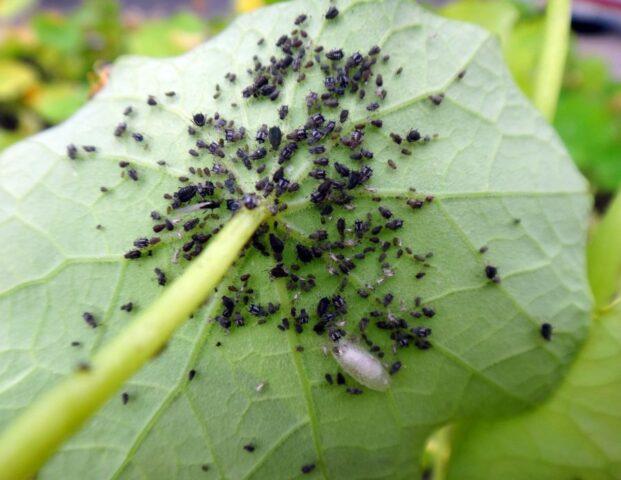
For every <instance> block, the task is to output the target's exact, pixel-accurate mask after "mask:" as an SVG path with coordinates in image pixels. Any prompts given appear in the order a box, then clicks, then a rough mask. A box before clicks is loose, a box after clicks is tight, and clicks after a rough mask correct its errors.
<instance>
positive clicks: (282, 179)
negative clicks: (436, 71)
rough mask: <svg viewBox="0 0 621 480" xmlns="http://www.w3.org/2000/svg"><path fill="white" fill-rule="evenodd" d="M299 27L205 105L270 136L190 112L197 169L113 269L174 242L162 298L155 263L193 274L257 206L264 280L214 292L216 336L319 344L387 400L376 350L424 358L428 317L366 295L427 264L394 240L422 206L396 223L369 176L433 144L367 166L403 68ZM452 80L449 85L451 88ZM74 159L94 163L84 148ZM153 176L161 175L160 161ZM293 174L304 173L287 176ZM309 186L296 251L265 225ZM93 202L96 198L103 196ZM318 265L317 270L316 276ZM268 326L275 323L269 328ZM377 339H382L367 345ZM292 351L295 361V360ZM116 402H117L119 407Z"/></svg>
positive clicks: (123, 133)
mask: <svg viewBox="0 0 621 480" xmlns="http://www.w3.org/2000/svg"><path fill="white" fill-rule="evenodd" d="M338 15H339V11H338V9H337V8H336V7H334V6H332V7H330V8H329V9H328V11H327V12H326V13H325V21H326V22H329V23H334V22H337V21H338V20H337V18H338ZM308 20H309V19H308V17H307V16H306V15H299V16H298V17H297V18H296V19H295V21H294V29H293V31H291V32H290V33H289V34H284V35H282V36H280V37H279V38H278V40H277V41H276V44H275V51H272V52H270V53H271V55H269V56H268V55H267V54H266V55H265V58H267V60H261V59H260V58H259V55H255V56H254V57H253V64H252V65H251V66H250V67H249V68H248V69H247V71H246V74H247V75H248V77H249V80H248V82H247V83H246V84H245V86H239V82H240V81H241V77H242V75H243V73H242V72H235V73H233V72H228V73H226V75H224V77H225V80H227V82H226V83H225V87H220V86H218V87H217V88H216V92H215V94H214V98H216V99H221V97H222V94H223V93H226V90H224V89H225V88H226V89H241V94H242V97H243V98H244V99H245V100H244V101H246V102H248V103H249V104H252V103H254V102H270V103H272V104H274V110H275V112H276V113H277V118H278V121H277V123H276V124H267V123H265V124H262V125H261V126H260V127H259V128H258V129H257V130H256V131H249V130H248V129H247V128H246V127H245V126H243V125H239V124H238V123H237V122H236V121H235V120H231V119H227V118H225V117H224V116H223V115H221V114H219V113H217V112H211V113H207V112H203V111H195V112H191V113H190V114H189V118H188V125H186V127H185V128H184V131H183V132H182V133H180V134H182V135H187V137H188V138H189V139H191V141H192V147H191V148H189V149H188V156H189V158H191V159H192V160H193V162H195V163H196V164H195V166H192V167H190V168H189V172H188V176H182V177H179V182H180V185H179V187H178V189H177V190H176V191H174V192H169V193H165V194H164V199H165V200H166V201H167V203H168V206H167V208H166V213H161V212H159V211H152V212H151V213H150V216H151V219H152V220H153V226H152V230H153V231H152V233H149V234H147V235H145V236H144V237H140V238H138V239H135V240H134V241H133V247H132V248H131V249H130V250H129V251H127V253H126V254H125V257H126V258H127V259H129V260H139V259H140V258H141V257H143V256H145V255H151V254H152V253H155V250H156V249H157V248H158V245H159V244H167V243H173V244H176V242H178V241H179V239H181V244H180V246H179V248H178V249H176V253H175V254H174V256H173V258H172V259H169V258H166V259H163V263H162V265H161V266H160V267H158V268H155V270H154V272H153V274H154V281H156V282H157V283H158V284H159V285H162V286H163V285H165V284H166V282H167V276H166V264H167V262H168V261H172V262H173V263H177V262H179V261H181V260H183V261H192V259H193V258H195V257H196V256H197V255H199V254H200V253H201V251H202V250H203V249H204V247H205V245H206V244H207V243H208V241H209V240H210V238H211V237H212V236H213V235H215V234H217V233H218V231H219V230H220V228H221V227H222V224H223V222H224V221H225V220H226V218H228V217H229V216H230V215H231V214H234V213H235V212H236V211H238V210H240V209H243V208H246V209H255V208H258V207H261V208H263V206H266V207H267V208H268V209H269V211H270V212H271V213H272V215H273V216H272V217H271V218H270V219H269V220H268V221H267V222H266V223H265V224H263V225H262V226H261V227H260V228H259V229H258V230H257V232H256V233H255V234H254V236H253V238H252V240H251V242H250V243H249V245H248V246H247V249H248V250H254V251H255V252H256V253H257V254H258V255H261V256H263V257H265V258H270V259H271V264H272V266H271V267H270V269H269V270H268V271H266V272H253V273H252V274H251V273H243V274H241V275H240V276H239V277H238V278H237V280H235V281H233V282H232V283H230V284H229V285H224V286H223V287H221V288H220V292H219V295H220V298H219V301H220V303H221V309H220V311H219V313H218V314H217V315H216V316H215V317H214V318H213V321H214V322H216V323H218V324H219V325H220V327H221V328H223V329H224V330H226V331H227V332H228V331H232V330H234V329H236V328H241V327H244V326H246V325H249V324H250V323H255V324H259V325H262V324H267V323H272V324H273V325H275V327H276V328H278V329H279V330H281V331H283V332H284V331H290V330H293V331H294V332H295V333H296V334H298V335H302V334H304V333H305V332H312V333H313V334H316V335H320V336H325V337H326V339H327V342H328V343H329V344H330V345H331V346H330V349H331V351H332V354H333V356H334V358H335V359H336V361H337V363H338V364H339V366H340V367H341V368H342V370H343V371H344V372H345V373H347V374H348V375H350V376H351V377H352V378H354V379H355V380H356V381H357V382H359V383H360V384H362V385H364V386H366V387H368V388H371V389H374V390H386V389H387V388H389V385H390V376H391V375H395V374H396V373H398V372H399V371H400V370H401V368H402V363H401V361H399V360H398V359H396V358H393V359H392V360H391V361H388V358H387V357H386V355H387V352H386V346H387V345H388V346H389V347H390V350H389V353H390V354H391V355H396V354H397V353H398V352H399V351H400V350H401V349H405V348H408V347H411V346H412V347H415V348H416V349H418V350H421V351H424V350H427V349H429V348H431V346H432V344H431V341H430V336H431V332H432V329H431V327H429V326H428V325H427V323H428V322H431V321H432V319H433V318H434V316H435V315H436V311H435V309H434V308H433V306H431V305H427V304H425V302H424V300H423V299H422V298H420V297H418V296H416V294H414V293H413V294H412V296H411V297H409V298H398V296H397V294H395V293H391V292H389V293H382V294H381V295H378V293H377V291H378V287H379V286H380V285H381V286H382V287H383V286H384V285H388V284H389V283H388V282H389V281H390V279H392V278H393V277H397V279H398V281H400V282H403V283H404V284H408V285H412V290H414V289H415V288H416V284H415V282H417V281H424V280H425V278H426V275H427V273H428V270H429V267H430V266H431V262H432V261H433V252H431V251H423V252H420V251H417V250H416V249H415V248H414V246H412V245H407V241H406V239H404V238H400V237H399V232H400V230H401V229H402V228H403V227H404V225H405V224H406V223H407V222H411V221H414V219H415V218H416V215H417V213H416V212H417V211H419V210H420V209H422V208H424V207H425V206H426V205H429V204H431V203H432V202H433V201H434V198H433V196H431V195H423V196H419V195H418V194H417V193H416V190H415V189H414V188H411V189H410V192H409V194H408V195H404V196H403V197H402V198H399V197H397V199H396V200H395V201H398V202H400V205H401V207H400V209H399V212H400V213H396V211H393V210H394V202H392V203H391V205H390V206H389V205H388V203H387V202H384V201H383V199H382V198H381V197H380V196H375V195H374V194H373V192H374V189H373V188H372V187H370V186H369V184H370V181H371V179H372V178H373V175H374V169H376V168H382V169H385V166H386V165H387V166H388V167H389V168H390V169H391V170H398V168H399V163H400V162H402V161H408V162H413V161H416V149H417V148H424V145H425V144H427V143H429V142H431V141H433V138H434V135H426V134H421V133H420V126H416V125H410V126H404V127H405V128H404V129H403V130H402V131H392V132H386V133H385V134H384V138H385V142H386V144H387V145H388V146H389V147H390V148H391V149H393V150H394V154H393V158H377V157H378V156H379V155H376V153H375V152H374V151H373V150H371V149H370V147H369V146H368V142H367V138H368V137H369V135H370V134H371V133H373V132H375V133H377V132H381V131H382V129H384V123H383V121H382V119H381V114H382V105H383V102H384V101H385V99H386V98H387V96H388V95H389V92H388V91H387V89H386V84H387V82H386V78H387V77H388V76H389V75H394V76H398V75H401V73H402V71H403V69H402V68H401V67H399V68H397V69H394V68H391V67H390V56H389V55H386V54H383V52H382V50H381V48H380V47H378V46H372V47H371V48H370V49H369V50H368V52H367V53H366V54H364V53H361V52H357V51H356V52H346V51H345V50H343V49H341V48H333V49H329V50H327V49H324V47H323V46H321V45H316V44H314V43H313V41H312V40H311V39H310V37H309V35H308V34H307V32H306V31H305V30H304V29H303V26H304V24H305V23H306V22H307V21H308ZM257 48H258V50H259V51H263V50H264V49H266V48H267V47H266V45H265V42H264V40H263V39H261V40H260V41H259V42H258V45H257ZM316 71H318V72H320V74H321V76H322V78H323V81H322V85H321V88H316V87H317V83H314V84H313V85H314V87H315V90H316V91H315V90H312V89H308V91H306V93H305V95H303V96H302V98H303V103H302V104H299V105H286V104H279V102H278V101H279V100H280V99H281V97H282V96H283V95H282V92H283V90H284V86H285V85H286V82H288V81H295V82H297V83H298V89H302V88H304V84H305V82H306V81H307V78H306V77H307V74H309V73H311V72H313V73H314V74H315V73H316ZM464 74H465V72H462V73H460V74H459V75H458V77H457V79H456V81H459V80H460V79H461V78H463V76H464ZM165 95H166V96H167V97H174V96H177V95H179V93H175V92H172V91H169V92H166V93H165ZM348 99H354V100H355V102H357V103H358V104H359V105H360V108H357V109H356V112H355V113H356V115H360V114H361V112H362V113H363V114H364V115H365V117H366V118H365V119H364V120H362V121H359V120H353V119H352V118H351V117H352V116H353V115H352V114H350V111H349V110H348V109H346V108H343V107H341V103H348V104H351V102H343V100H348ZM443 99H444V95H443V94H442V93H437V94H435V95H432V96H430V97H429V98H428V99H427V100H426V101H428V102H429V103H430V105H431V107H432V109H433V108H441V104H442V101H443ZM145 102H146V104H147V106H148V107H149V108H153V109H155V108H158V98H157V95H156V94H155V93H153V94H150V95H148V96H146V97H145ZM350 108H351V107H350ZM294 110H295V111H296V112H299V111H303V112H306V120H305V122H304V123H303V124H300V125H298V126H295V127H290V126H289V127H285V125H289V124H288V121H289V120H290V116H291V112H292V111H294ZM122 113H123V116H124V117H125V118H124V119H123V120H122V121H121V122H119V123H118V124H117V125H116V127H115V128H114V129H113V131H112V132H110V134H111V135H114V136H115V137H117V138H118V141H133V142H138V143H141V142H145V141H146V140H145V132H138V131H133V129H132V127H131V118H132V117H133V116H135V115H136V114H137V112H136V111H135V107H132V106H128V107H127V108H126V109H125V110H124V111H123V112H122ZM147 114H148V112H147ZM374 138H377V135H376V136H375V137H374ZM82 149H83V150H84V151H85V152H91V153H92V152H95V151H96V147H94V146H84V147H82ZM382 151H385V149H383V150H382ZM80 155H81V154H80V152H79V150H78V147H76V146H75V145H73V144H71V145H69V146H68V147H67V156H68V157H69V158H70V159H72V160H75V159H78V158H79V157H80ZM301 162H302V163H303V165H302V166H303V167H304V168H302V169H299V168H295V169H294V168H290V167H292V166H293V165H295V166H296V167H299V166H300V165H299V164H300V163H301ZM158 163H159V164H160V165H162V166H165V161H159V162H158ZM376 165H377V166H376ZM119 167H120V168H121V170H122V172H123V175H124V176H126V177H127V178H129V179H130V180H131V181H134V182H138V181H139V179H140V175H142V174H141V173H139V172H138V171H137V170H136V169H135V168H134V167H132V165H131V163H130V162H124V161H122V162H120V163H119ZM237 169H245V170H246V171H247V172H254V174H255V179H256V181H255V183H254V188H253V190H251V191H247V190H244V189H243V188H242V187H241V186H240V183H239V176H238V174H237ZM295 171H303V172H304V174H303V176H299V175H298V176H297V177H293V176H290V173H291V172H295ZM309 184H310V185H312V188H311V189H310V190H309V193H308V195H307V197H306V200H307V201H308V202H310V203H311V204H312V205H313V209H314V212H315V213H313V214H312V215H316V217H314V218H316V219H317V222H316V225H317V228H316V230H315V231H313V232H312V233H311V234H310V235H309V236H308V238H301V237H300V236H299V235H298V236H296V235H295V234H294V233H293V232H291V231H290V230H289V229H288V228H287V225H286V224H283V223H282V222H281V221H279V219H278V214H279V212H283V211H285V210H287V208H288V204H287V200H288V198H291V197H293V196H295V195H296V194H297V195H298V197H299V194H300V190H301V189H302V186H306V187H307V186H308V185H309ZM101 190H102V192H106V191H107V188H106V187H101ZM368 205H372V207H369V206H368ZM404 211H405V212H407V215H404V214H403V212H404ZM486 251H487V247H482V248H481V250H480V252H481V253H482V254H483V253H485V252H486ZM246 254H248V252H246ZM402 258H403V259H405V260H407V261H408V262H410V264H414V265H416V266H417V272H416V273H415V274H414V275H413V277H409V278H408V277H406V276H404V275H399V269H398V268H397V266H396V263H398V261H400V260H401V259H402ZM371 262H372V264H373V265H374V266H376V267H374V268H375V269H376V270H377V277H376V278H375V279H374V280H373V281H367V283H364V282H361V281H360V280H358V278H357V276H354V275H353V274H352V272H354V271H355V270H356V269H357V268H359V267H360V266H361V265H363V264H364V265H367V264H369V263H371ZM393 262H394V263H393ZM317 265H320V266H321V268H320V270H317V268H316V267H317ZM318 271H319V272H321V273H317V272H318ZM319 275H321V277H319ZM324 275H325V276H326V278H331V279H336V280H338V281H337V285H338V288H337V289H336V290H334V288H332V287H329V288H327V289H326V287H325V286H324V283H325V284H329V285H334V282H327V283H326V282H324V280H323V276H324ZM480 278H481V279H483V280H487V281H489V282H490V284H491V285H493V284H494V283H499V282H500V281H501V278H500V274H499V269H498V267H496V266H493V265H486V266H484V267H482V271H481V272H480ZM266 281H270V282H284V283H285V284H286V288H287V290H288V291H289V294H290V297H291V298H292V302H291V307H290V308H288V311H283V308H281V305H280V304H279V302H278V301H277V300H276V299H274V300H273V301H271V302H263V303H259V301H258V300H257V298H256V297H257V295H256V290H255V289H256V288H258V287H259V286H260V285H265V284H266ZM324 289H325V291H324ZM384 291H385V290H383V292H384ZM309 292H312V293H313V295H312V297H313V298H319V300H318V301H317V300H314V301H313V302H312V303H311V302H310V301H309V300H307V299H306V297H307V294H308V293H309ZM309 296H310V295H309ZM353 299H356V302H358V303H360V302H362V303H363V304H365V305H366V306H367V307H368V308H367V309H366V310H367V314H365V315H362V316H360V317H359V318H354V317H353V316H352V315H351V314H350V313H348V303H349V302H353ZM132 308H133V303H132V302H129V303H126V304H125V305H123V307H122V309H123V310H125V311H126V312H131V311H132ZM273 317H277V318H279V320H272V318H273ZM84 320H85V322H86V323H87V324H88V325H89V326H91V327H93V328H94V327H96V326H97V321H96V319H95V318H94V316H93V315H92V314H90V313H84ZM540 333H541V335H542V336H543V337H544V338H545V339H546V340H550V339H551V335H552V327H551V326H549V324H544V325H543V326H542V327H541V332H540ZM378 336H379V337H382V336H383V338H381V339H380V340H378V339H377V337H378ZM298 351H299V352H302V351H303V348H302V347H300V349H299V350H298ZM195 376H196V371H195V370H190V372H189V374H188V380H189V381H192V380H193V379H194V378H195ZM325 378H326V381H327V383H328V384H334V383H336V384H337V385H346V381H345V377H344V376H343V375H342V373H340V372H339V373H337V375H336V382H335V381H334V378H333V376H332V374H330V373H327V374H326V377H325ZM257 391H259V390H257ZM346 392H347V393H350V394H352V395H358V394H360V393H363V390H361V389H359V388H356V387H347V388H346ZM124 395H125V394H124ZM129 398H130V397H129V396H124V397H123V399H122V400H123V403H124V404H125V403H127V402H128V401H129ZM244 449H245V450H246V451H247V452H253V451H254V449H255V445H253V444H247V445H245V446H244ZM205 467H206V466H205ZM314 467H315V465H314V464H308V465H304V466H303V467H302V472H303V473H310V472H311V471H312V470H313V469H314Z"/></svg>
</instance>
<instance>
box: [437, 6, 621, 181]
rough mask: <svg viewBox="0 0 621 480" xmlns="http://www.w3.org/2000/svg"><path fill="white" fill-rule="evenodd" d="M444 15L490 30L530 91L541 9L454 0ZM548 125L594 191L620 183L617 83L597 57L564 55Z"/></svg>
mask: <svg viewBox="0 0 621 480" xmlns="http://www.w3.org/2000/svg"><path fill="white" fill-rule="evenodd" d="M441 13H442V14H443V15H445V16H447V17H450V18H454V19H458V20H465V21H468V22H472V23H476V24H478V25H481V26H482V27H484V28H486V29H488V30H490V31H491V32H493V33H495V34H496V35H497V36H498V38H499V40H500V43H501V45H502V49H503V52H504V55H505V58H506V61H507V63H508V65H509V68H510V69H511V72H512V73H513V76H514V78H515V81H516V82H517V84H518V85H519V86H520V88H521V89H522V91H523V92H524V93H525V94H526V95H528V96H531V95H532V93H533V91H532V88H533V81H534V76H535V71H536V68H537V64H538V60H539V52H540V46H541V45H542V43H543V36H544V16H543V12H542V11H539V10H536V9H532V8H529V7H528V5H527V4H525V3H524V2H521V1H518V0H458V1H457V2H454V3H452V4H449V5H447V6H446V7H444V8H442V9H441ZM554 125H555V127H556V129H557V130H558V132H559V134H560V136H561V137H562V138H563V141H564V142H565V145H567V148H568V149H569V151H570V153H571V155H572V157H573V159H574V161H575V162H576V164H577V165H578V166H579V167H580V169H581V170H582V171H583V173H584V174H585V175H586V176H587V177H588V178H589V180H590V181H591V183H592V185H593V187H594V188H595V189H596V190H598V191H600V192H614V191H615V190H617V188H618V187H619V185H620V184H621V83H620V82H618V81H615V80H614V79H613V78H612V77H611V76H610V72H609V70H608V68H607V66H606V64H605V63H604V61H603V60H601V59H598V58H584V57H581V56H578V54H577V53H576V49H575V45H574V48H572V51H571V53H570V55H569V59H568V62H567V68H566V72H565V79H564V83H563V89H562V91H561V96H560V99H559V103H558V109H557V113H556V117H555V120H554Z"/></svg>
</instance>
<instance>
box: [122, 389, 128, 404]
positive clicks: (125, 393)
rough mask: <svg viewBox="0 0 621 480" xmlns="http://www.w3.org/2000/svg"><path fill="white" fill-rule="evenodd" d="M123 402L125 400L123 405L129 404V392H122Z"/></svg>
mask: <svg viewBox="0 0 621 480" xmlns="http://www.w3.org/2000/svg"><path fill="white" fill-rule="evenodd" d="M121 402H123V405H127V402H129V393H127V392H123V393H121Z"/></svg>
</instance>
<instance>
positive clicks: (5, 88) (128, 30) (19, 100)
mask: <svg viewBox="0 0 621 480" xmlns="http://www.w3.org/2000/svg"><path fill="white" fill-rule="evenodd" d="M34 4H36V2H34V1H32V0H0V21H3V20H4V21H5V22H6V21H7V20H10V18H12V17H14V16H15V15H18V14H20V13H24V12H25V13H29V12H30V11H31V10H32V9H33V5H34ZM225 24H226V21H223V20H210V21H205V20H204V19H202V18H201V17H199V16H197V15H194V14H192V13H188V12H183V13H178V14H175V15H172V16H170V17H168V18H164V19H144V18H139V17H136V16H129V15H127V16H123V15H122V14H121V9H120V6H119V2H118V0H85V1H84V2H83V3H82V5H81V6H80V7H79V8H77V9H76V10H72V11H68V12H64V13H63V14H60V13H57V12H50V11H36V10H35V11H34V13H33V15H32V16H30V17H29V18H28V20H27V21H26V23H24V24H21V23H15V25H11V24H9V23H8V22H7V26H6V28H5V27H3V28H2V31H1V32H0V149H2V148H4V147H6V146H8V145H10V144H11V143H13V142H15V141H17V140H19V139H20V138H23V137H25V136H27V135H31V134H33V133H35V132H37V131H39V130H41V129H43V128H46V127H48V126H50V125H54V124H56V123H58V122H61V121H62V120H64V119H65V118H67V117H69V116H70V115H71V114H72V113H73V112H74V111H75V110H76V109H78V108H79V107H80V106H81V105H82V104H83V103H84V102H86V101H87V100H88V96H89V91H90V92H94V91H96V90H97V88H98V85H100V84H102V83H105V80H106V70H105V66H106V64H107V63H108V62H111V61H113V60H114V59H115V58H116V57H118V56H119V55H123V54H137V55H149V56H156V57H162V56H172V55H178V54H180V53H183V52H185V51H187V50H189V49H191V48H192V47H194V46H196V45H198V44H199V43H201V42H202V41H204V40H205V39H206V38H207V36H208V35H212V34H214V33H215V32H217V31H219V30H220V29H222V28H223V26H224V25H225Z"/></svg>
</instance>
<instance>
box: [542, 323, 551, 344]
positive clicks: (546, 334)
mask: <svg viewBox="0 0 621 480" xmlns="http://www.w3.org/2000/svg"><path fill="white" fill-rule="evenodd" d="M540 333H541V336H542V337H543V339H544V340H547V341H548V342H549V341H550V340H552V325H550V324H549V323H547V322H546V323H542V324H541V329H540Z"/></svg>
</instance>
